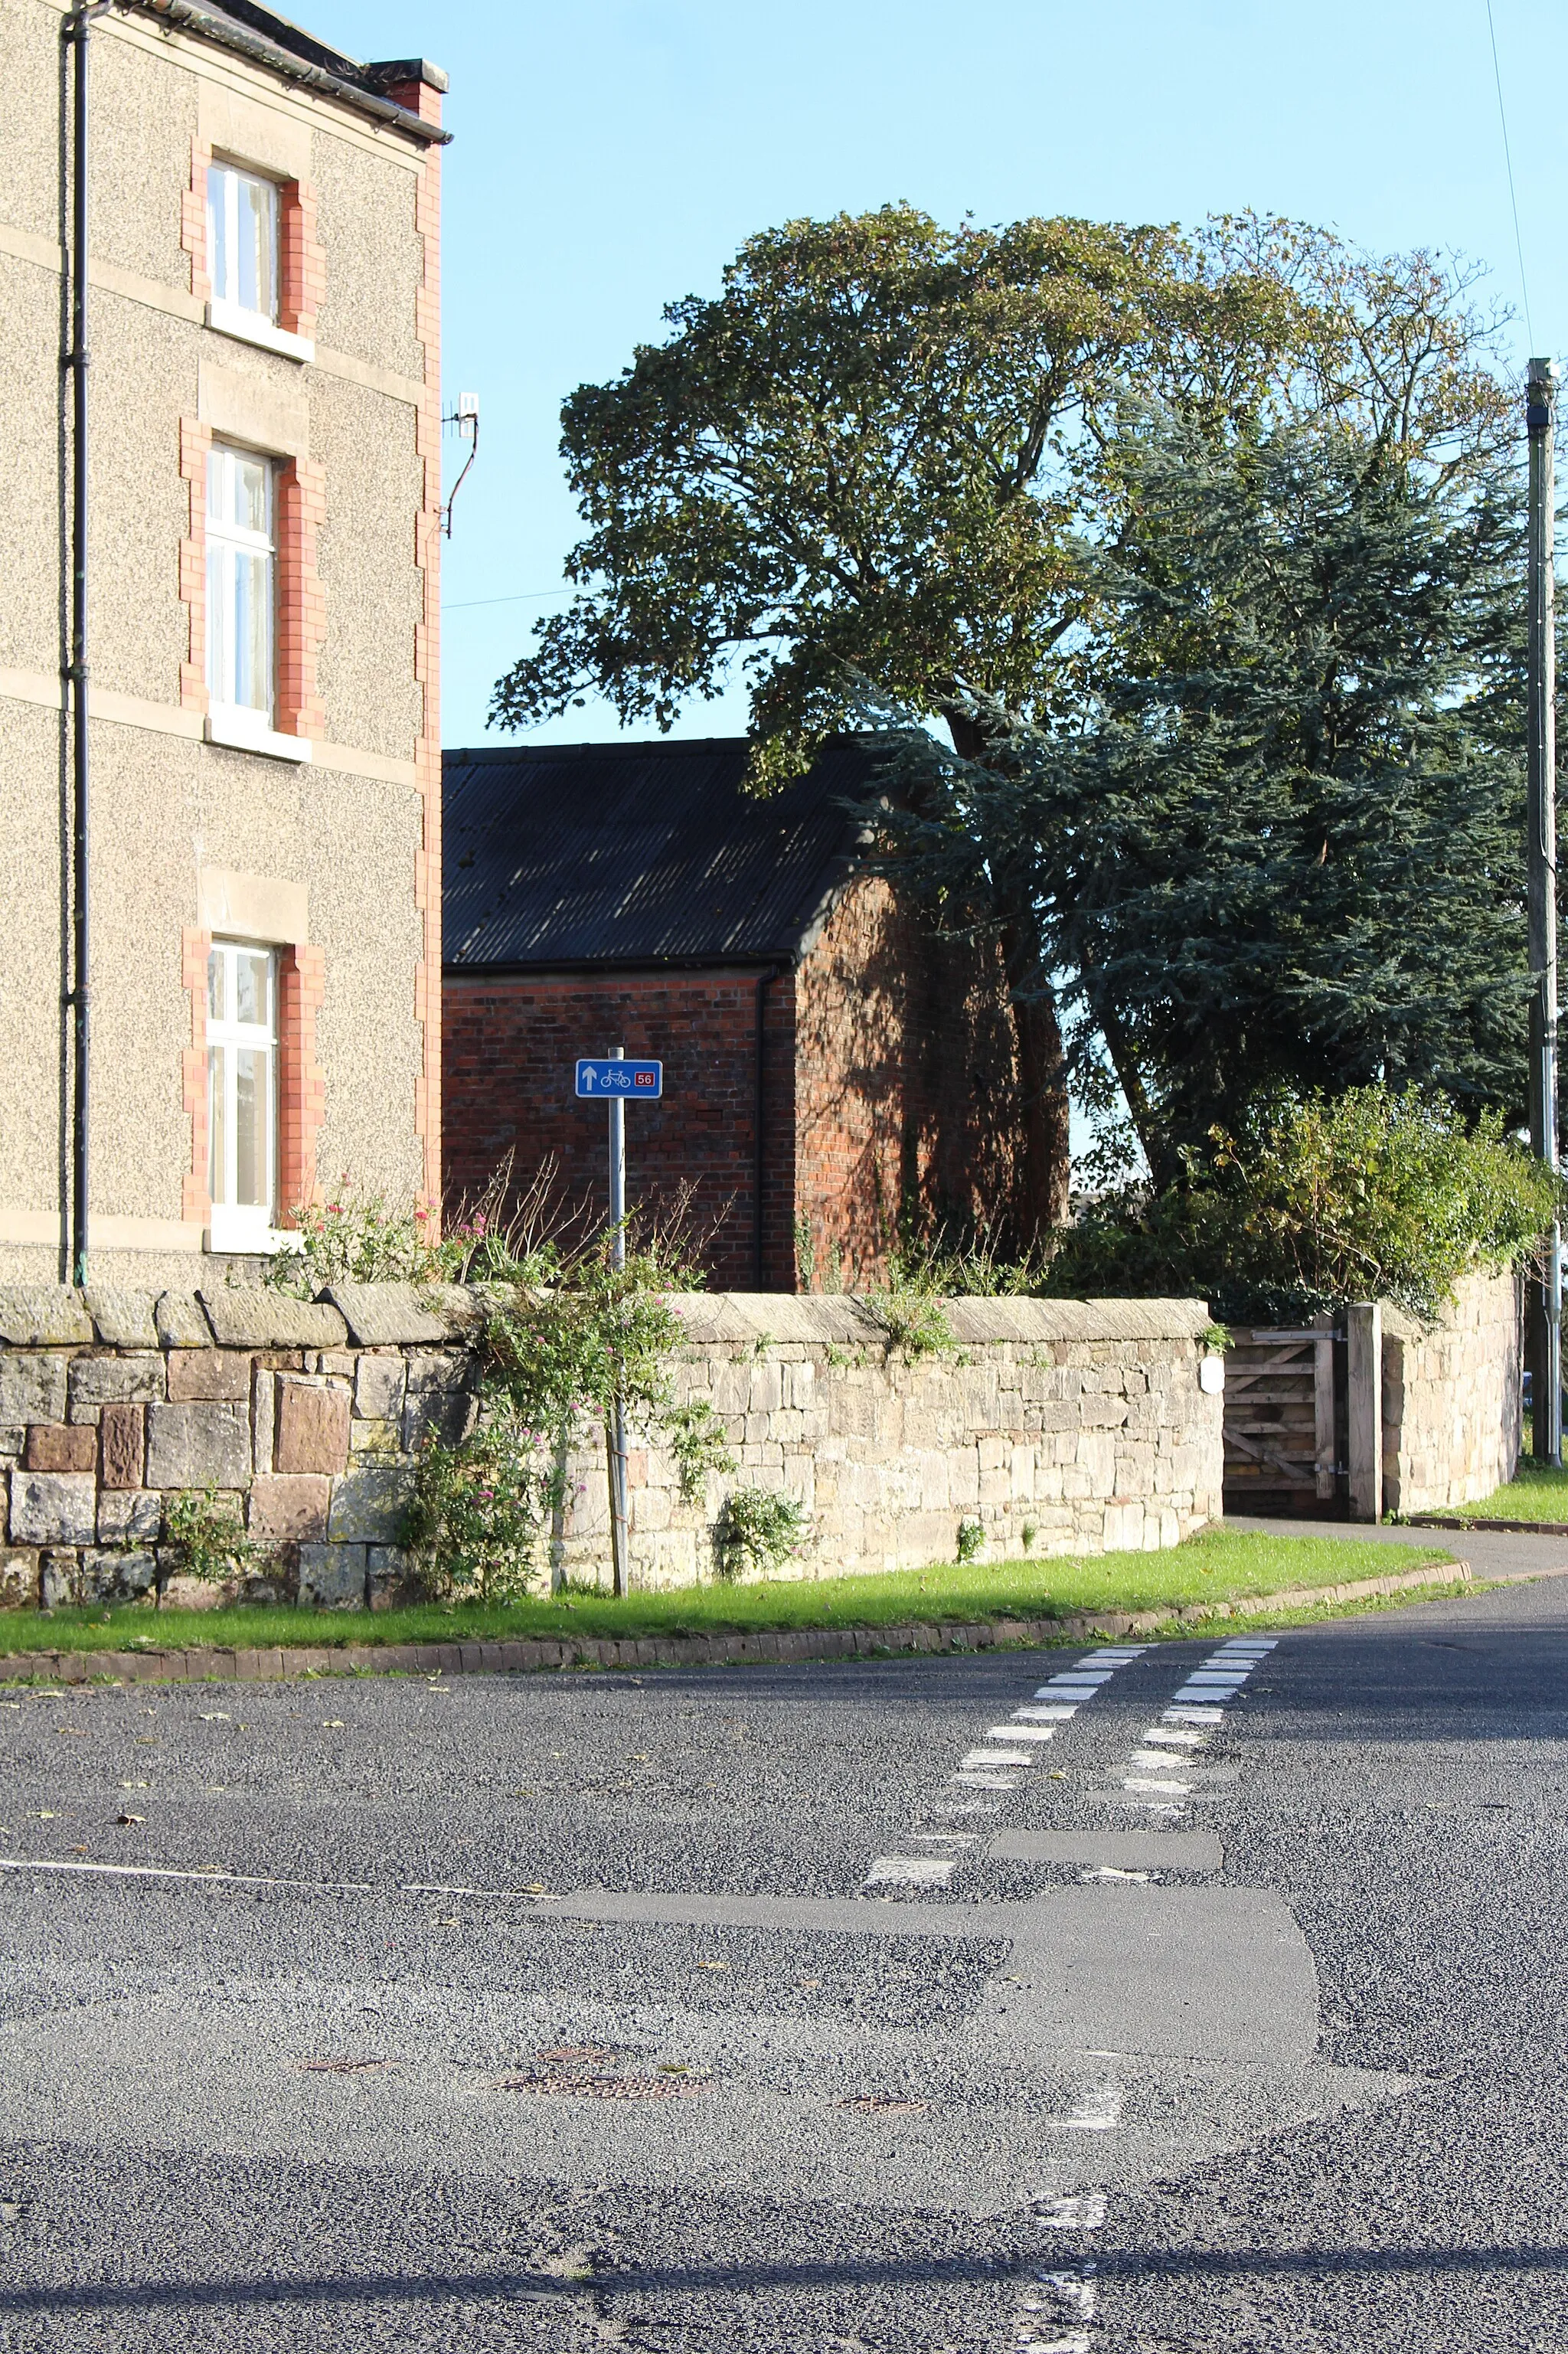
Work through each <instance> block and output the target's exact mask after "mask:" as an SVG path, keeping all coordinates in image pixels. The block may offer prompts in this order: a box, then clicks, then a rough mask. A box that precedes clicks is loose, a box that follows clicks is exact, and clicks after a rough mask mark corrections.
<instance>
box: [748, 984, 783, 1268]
mask: <svg viewBox="0 0 1568 2354" xmlns="http://www.w3.org/2000/svg"><path fill="white" fill-rule="evenodd" d="M778 978H779V967H778V966H777V965H775V966H773V968H772V969H771V970H770V971H768V972H759V973H758V976H757V1072H756V1086H755V1090H754V1101H753V1106H752V1116H751V1136H752V1148H753V1166H752V1173H751V1267H752V1289H753V1290H754V1291H760V1290H761V1289H762V1288H763V1285H762V1231H763V1230H762V1176H763V1158H764V1154H763V1146H764V1142H765V1139H766V1130H765V1128H764V1125H763V1111H764V1108H765V1104H766V1098H765V1096H764V1093H763V1079H764V1076H765V1069H766V1060H765V1058H766V1044H767V1041H766V1036H765V1034H764V1030H763V1017H764V1013H765V1012H766V1002H767V996H768V990H769V989H770V988H771V986H772V984H773V983H774V981H777V980H778Z"/></svg>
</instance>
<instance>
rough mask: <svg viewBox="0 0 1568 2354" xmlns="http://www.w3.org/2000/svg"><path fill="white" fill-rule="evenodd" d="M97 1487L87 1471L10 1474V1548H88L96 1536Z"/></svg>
mask: <svg viewBox="0 0 1568 2354" xmlns="http://www.w3.org/2000/svg"><path fill="white" fill-rule="evenodd" d="M97 1501H98V1496H97V1483H96V1481H95V1480H94V1479H93V1477H92V1474H91V1472H90V1471H87V1472H81V1471H13V1472H12V1474H11V1542H12V1543H13V1544H36V1545H78V1544H90V1543H92V1541H93V1538H94V1536H95V1535H96V1533H97V1519H98V1513H97Z"/></svg>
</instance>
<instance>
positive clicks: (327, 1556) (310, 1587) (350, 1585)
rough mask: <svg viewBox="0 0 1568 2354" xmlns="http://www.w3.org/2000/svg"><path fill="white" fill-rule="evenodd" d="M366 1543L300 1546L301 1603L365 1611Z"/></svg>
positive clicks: (330, 1608)
mask: <svg viewBox="0 0 1568 2354" xmlns="http://www.w3.org/2000/svg"><path fill="white" fill-rule="evenodd" d="M300 1600H301V1602H302V1604H306V1605H310V1606H314V1607H315V1608H316V1609H318V1610H363V1609H364V1608H365V1604H366V1548H365V1547H364V1545H363V1544H304V1545H302V1546H301V1547H300Z"/></svg>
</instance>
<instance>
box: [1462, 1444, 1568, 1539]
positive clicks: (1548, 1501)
mask: <svg viewBox="0 0 1568 2354" xmlns="http://www.w3.org/2000/svg"><path fill="white" fill-rule="evenodd" d="M1453 1511H1454V1514H1455V1517H1456V1518H1457V1519H1459V1520H1467V1521H1555V1522H1558V1523H1559V1524H1560V1525H1562V1526H1564V1527H1568V1471H1553V1470H1552V1468H1551V1466H1550V1465H1549V1464H1545V1463H1537V1462H1535V1461H1534V1460H1533V1459H1532V1458H1531V1457H1530V1456H1528V1455H1526V1456H1523V1457H1521V1458H1520V1466H1519V1469H1518V1470H1517V1471H1516V1472H1515V1473H1514V1476H1513V1478H1512V1479H1510V1481H1509V1483H1508V1485H1507V1486H1506V1487H1505V1488H1499V1489H1498V1490H1496V1492H1495V1494H1493V1495H1490V1496H1483V1497H1482V1499H1481V1500H1480V1502H1479V1503H1478V1504H1456V1505H1454V1507H1453Z"/></svg>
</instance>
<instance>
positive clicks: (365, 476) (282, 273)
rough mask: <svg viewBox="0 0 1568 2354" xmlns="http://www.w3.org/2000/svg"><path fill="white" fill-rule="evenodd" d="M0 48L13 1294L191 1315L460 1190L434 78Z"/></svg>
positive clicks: (8, 1276) (2, 923) (239, 4)
mask: <svg viewBox="0 0 1568 2354" xmlns="http://www.w3.org/2000/svg"><path fill="white" fill-rule="evenodd" d="M0 21H3V23H4V26H5V53H6V58H7V64H8V68H9V72H10V85H9V86H10V97H9V101H8V104H7V109H6V130H5V138H4V140H3V141H0V320H3V325H0V349H3V351H4V361H3V362H0V408H3V414H4V419H5V432H4V435H3V436H0V502H3V505H4V512H5V566H4V569H3V571H0V796H3V799H4V811H5V858H4V861H3V862H0V1024H3V1032H4V1039H5V1053H4V1055H0V1281H9V1282H12V1283H15V1282H17V1281H46V1282H51V1283H53V1282H59V1281H62V1280H63V1281H70V1280H72V1279H73V1278H74V1279H75V1280H78V1281H80V1280H82V1279H84V1277H85V1278H88V1279H90V1280H91V1281H93V1282H96V1283H99V1284H104V1283H108V1284H111V1285H112V1284H122V1285H128V1286H132V1287H134V1288H139V1289H144V1290H155V1289H159V1288H164V1287H165V1286H168V1287H177V1288H184V1289H186V1290H189V1289H193V1288H197V1287H199V1286H201V1285H202V1284H203V1283H207V1284H209V1285H210V1284H211V1283H212V1282H213V1281H214V1280H215V1279H216V1280H217V1281H218V1282H222V1281H223V1280H224V1278H225V1277H226V1276H228V1275H229V1274H252V1275H253V1274H254V1273H255V1272H256V1271H257V1269H258V1267H259V1266H260V1261H261V1258H262V1257H263V1255H264V1254H266V1253H268V1252H269V1251H271V1250H275V1249H276V1248H277V1247H279V1243H278V1237H279V1234H280V1231H281V1229H282V1228H283V1227H284V1226H285V1225H287V1222H288V1220H289V1216H290V1212H291V1205H293V1204H298V1203H302V1202H304V1201H307V1200H309V1199H311V1198H312V1197H313V1195H315V1194H316V1193H317V1191H318V1188H319V1186H320V1185H321V1184H322V1183H323V1182H324V1183H331V1182H335V1180H336V1178H337V1176H338V1174H339V1172H350V1173H351V1174H352V1176H353V1178H354V1179H355V1181H356V1182H358V1183H359V1184H361V1185H363V1186H366V1187H370V1188H376V1189H379V1190H381V1191H382V1192H384V1193H387V1195H388V1196H390V1197H393V1198H396V1199H398V1200H401V1201H403V1202H405V1203H408V1204H412V1203H413V1202H415V1201H417V1200H418V1199H420V1198H427V1199H429V1200H430V1201H432V1202H433V1201H434V1200H435V1199H436V1198H437V1197H438V1195H439V1192H440V970H441V955H440V905H441V902H440V752H439V744H440V736H439V728H438V712H437V656H438V636H437V627H438V560H437V559H438V548H439V545H440V521H441V511H440V499H441V493H440V429H441V410H440V382H439V359H440V342H439V327H440V279H439V263H440V247H439V225H440V152H441V144H442V142H443V140H444V138H445V136H446V134H445V133H443V132H442V130H441V128H440V92H441V90H443V89H444V87H445V77H444V76H443V75H442V74H441V73H440V72H439V71H438V70H437V69H435V68H434V67H432V66H429V65H428V64H426V63H425V62H424V61H423V60H421V59H401V60H396V61H391V62H387V63H382V64H371V65H363V64H358V63H356V62H355V61H354V60H353V59H352V58H345V57H344V56H341V55H340V54H339V53H338V52H336V51H335V50H334V49H332V48H328V47H326V46H325V45H324V44H323V43H322V42H320V41H317V40H314V39H313V38H312V37H310V36H309V35H308V34H306V33H304V32H302V30H301V29H300V28H299V27H297V26H295V25H292V24H291V23H289V22H288V20H287V19H285V18H283V17H281V16H274V15H273V14H272V13H271V12H270V10H269V9H265V8H260V7H257V6H253V5H249V0H230V5H225V6H222V7H217V6H209V5H205V0H204V5H191V0H121V5H115V6H112V7H111V8H109V9H107V10H97V9H93V10H90V11H81V12H71V11H69V10H66V9H64V8H62V7H61V6H59V5H57V4H56V0H0ZM83 248H85V255H86V268H85V270H81V269H80V268H79V267H78V260H79V255H80V253H81V251H82V249H83ZM83 427H85V434H83V431H82V429H83Z"/></svg>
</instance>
